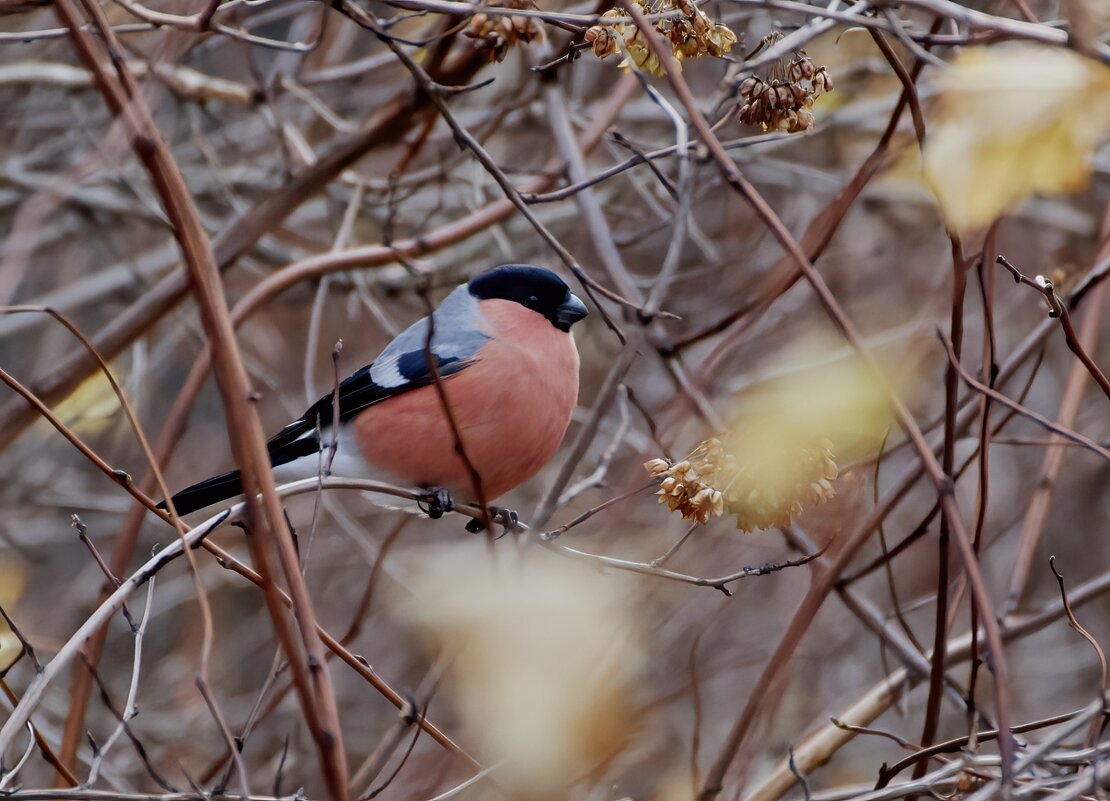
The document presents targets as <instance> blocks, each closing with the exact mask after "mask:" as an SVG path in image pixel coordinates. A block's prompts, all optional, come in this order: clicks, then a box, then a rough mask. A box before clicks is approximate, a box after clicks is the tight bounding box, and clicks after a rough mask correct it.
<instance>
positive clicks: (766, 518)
mask: <svg viewBox="0 0 1110 801" xmlns="http://www.w3.org/2000/svg"><path fill="white" fill-rule="evenodd" d="M791 456H792V457H796V459H795V460H794V467H795V468H796V469H795V470H793V471H791V473H792V474H791V476H790V478H789V480H786V481H775V482H767V481H765V480H761V479H762V477H761V475H760V469H759V465H758V464H756V463H755V462H754V461H753V460H751V459H744V458H741V457H737V456H736V455H735V454H733V453H730V452H729V451H728V449H727V448H726V447H725V445H724V444H723V443H722V442H721V440H720V439H718V438H716V437H713V438H710V439H707V440H705V441H704V442H702V443H701V444H700V445H698V447H697V448H695V449H694V450H693V452H692V453H691V454H690V455H689V456H688V457H686V458H685V459H683V460H682V461H680V462H671V461H669V460H667V459H652V460H650V461H648V462H645V463H644V469H645V470H647V472H648V474H649V475H650V476H651V477H652V478H658V479H659V491H658V493H657V495H658V496H659V503H665V504H667V508H668V509H669V510H670V511H672V512H675V511H677V512H679V513H680V514H681V515H682V519H683V520H689V519H694V520H697V521H698V522H699V523H706V522H708V521H709V519H710V518H712V517H716V516H720V515H723V514H724V513H725V512H726V511H727V512H728V513H729V514H730V515H734V516H735V517H736V528H737V529H739V530H741V531H754V530H756V529H763V528H782V527H784V526H788V525H790V521H791V519H792V518H794V517H796V516H798V515H799V514H801V513H802V512H803V511H804V510H805V509H807V508H810V507H813V506H819V505H821V504H823V503H825V502H826V501H829V500H831V499H832V498H834V497H836V489H835V488H834V487H833V484H832V482H833V481H835V480H836V478H837V475H838V474H839V469H838V468H837V465H836V460H835V459H834V458H833V450H832V443H831V442H830V441H829V440H827V439H821V440H820V441H819V442H816V443H814V444H813V446H812V447H805V448H802V449H800V450H799V451H798V453H797V454H791Z"/></svg>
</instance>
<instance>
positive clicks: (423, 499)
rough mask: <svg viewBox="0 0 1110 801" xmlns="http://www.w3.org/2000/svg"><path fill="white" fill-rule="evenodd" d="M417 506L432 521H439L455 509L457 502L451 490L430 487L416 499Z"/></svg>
mask: <svg viewBox="0 0 1110 801" xmlns="http://www.w3.org/2000/svg"><path fill="white" fill-rule="evenodd" d="M416 505H417V506H419V507H420V511H421V512H423V513H424V514H426V515H427V516H428V517H430V518H431V519H432V520H439V519H440V518H441V517H443V515H444V514H445V513H447V512H450V511H451V510H452V509H454V508H455V500H454V498H452V497H451V492H450V490H446V489H444V488H443V487H429V488H427V489H426V490H425V491H424V494H423V495H421V496H420V497H419V498H417V499H416Z"/></svg>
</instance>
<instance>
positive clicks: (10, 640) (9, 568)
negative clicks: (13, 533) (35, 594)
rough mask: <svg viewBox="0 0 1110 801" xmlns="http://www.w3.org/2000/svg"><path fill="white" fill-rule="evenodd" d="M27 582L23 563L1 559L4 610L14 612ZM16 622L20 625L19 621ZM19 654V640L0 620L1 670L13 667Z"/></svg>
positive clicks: (0, 588)
mask: <svg viewBox="0 0 1110 801" xmlns="http://www.w3.org/2000/svg"><path fill="white" fill-rule="evenodd" d="M26 583H27V575H26V571H25V570H24V569H23V566H22V565H21V564H19V563H18V562H14V561H11V560H0V606H2V607H4V611H5V612H7V613H8V614H12V612H13V607H14V606H15V602H16V601H18V600H19V599H20V597H21V596H22V595H23V589H24V587H25V586H26ZM16 623H17V625H18V621H16ZM21 628H22V627H21ZM18 654H19V640H18V639H16V636H15V635H14V634H13V633H12V631H11V629H10V628H8V624H7V623H5V622H4V621H3V620H0V671H4V670H7V669H8V668H9V667H11V664H12V661H13V660H14V659H15V658H16V656H17V655H18Z"/></svg>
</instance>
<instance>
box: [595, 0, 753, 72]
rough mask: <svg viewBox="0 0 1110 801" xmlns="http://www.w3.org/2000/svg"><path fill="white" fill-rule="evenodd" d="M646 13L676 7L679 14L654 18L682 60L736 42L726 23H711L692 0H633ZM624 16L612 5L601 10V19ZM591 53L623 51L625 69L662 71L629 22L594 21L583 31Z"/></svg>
mask: <svg viewBox="0 0 1110 801" xmlns="http://www.w3.org/2000/svg"><path fill="white" fill-rule="evenodd" d="M635 2H636V4H637V5H638V6H640V7H641V8H642V9H643V10H644V11H645V12H646V13H651V14H657V13H661V12H667V11H679V12H681V16H675V17H670V18H666V19H660V20H656V21H655V22H654V23H653V24H652V27H654V28H655V30H657V31H658V32H659V33H660V34H662V35H663V38H664V39H666V40H667V42H668V43H669V44H670V46H671V53H672V55H674V57H675V58H676V59H677V60H679V61H681V60H682V59H684V58H699V57H700V56H706V55H708V56H716V57H717V58H720V57H722V56H724V55H726V54H728V52H729V51H730V50H731V49H732V46H733V45H734V44H736V34H735V33H733V32H732V31H731V30H730V29H729V28H728V26H727V25H722V24H720V23H714V22H713V21H712V20H711V19H709V17H708V16H706V14H705V12H704V11H702V10H701V9H700V8H698V7H697V5H695V3H694V0H657V1H655V2H653V0H635ZM624 16H626V15H625V14H624V12H623V11H620V10H618V9H613V10H610V11H606V12H605V13H604V14H602V19H619V18H621V17H624ZM585 39H586V42H588V43H589V45H590V49H591V50H592V51H593V54H594V55H595V56H597V57H598V58H608V57H609V56H611V55H613V54H615V53H617V52H621V51H623V52H624V53H625V58H624V60H623V61H621V63H620V64H619V66H620V67H622V68H624V69H628V68H629V67H630V66H633V65H634V66H635V67H636V68H637V69H639V70H642V71H643V72H646V73H649V74H651V75H655V76H660V75H663V65H662V64H661V63H660V62H659V57H658V56H656V55H655V51H654V50H652V49H651V43H650V42H648V41H647V39H646V37H645V36H644V32H643V31H641V30H640V29H639V28H637V27H636V26H635V25H634V24H632V23H630V22H624V23H619V24H616V25H594V26H593V27H592V28H589V29H588V30H587V31H586V33H585Z"/></svg>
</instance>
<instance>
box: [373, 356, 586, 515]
mask: <svg viewBox="0 0 1110 801" xmlns="http://www.w3.org/2000/svg"><path fill="white" fill-rule="evenodd" d="M567 339H568V340H569V337H568V338H567ZM489 355H492V354H489ZM499 361H500V360H497V359H488V360H487V359H483V360H482V361H480V362H478V363H476V364H474V365H472V366H471V367H468V368H466V369H464V370H463V371H461V372H460V373H457V374H456V375H454V376H452V377H450V378H448V379H446V380H445V381H444V382H443V387H444V389H445V390H446V394H447V398H448V401H449V403H450V405H451V410H452V412H453V414H454V417H455V421H456V423H457V425H458V428H459V431H460V433H461V438H462V443H463V446H464V447H465V450H466V455H467V457H468V458H469V459H470V461H471V463H472V464H473V465H474V467H475V468H476V469H477V471H478V473H479V474H480V476H481V480H482V489H483V492H484V494H485V496H486V500H487V501H489V500H492V499H494V498H497V497H498V496H500V495H502V494H504V493H505V492H508V491H509V490H510V489H512V488H514V487H516V486H517V485H519V484H521V483H523V482H524V481H527V480H528V479H529V478H531V477H532V476H533V475H535V474H536V472H538V471H539V469H540V468H541V467H543V466H544V464H546V463H547V461H548V460H549V459H551V457H552V456H553V455H554V454H555V452H556V450H558V448H559V444H560V442H561V441H562V439H563V435H564V434H565V433H566V429H567V426H568V425H569V423H570V418H571V413H572V412H573V410H574V406H575V403H576V402H577V397H578V381H577V378H578V376H577V363H575V365H574V369H573V370H571V371H568V372H569V375H570V376H573V380H572V381H567V380H565V377H566V376H567V373H566V372H563V373H562V376H564V380H563V381H562V382H555V381H553V380H551V377H550V376H545V375H544V374H543V371H542V370H539V369H527V370H524V371H523V374H522V373H521V372H520V371H518V372H517V374H515V375H513V374H508V375H498V374H496V372H495V371H494V370H493V369H492V368H491V366H490V365H491V364H494V363H498V362H499ZM575 362H577V359H576V358H575ZM560 372H561V371H560ZM355 435H356V438H357V441H358V445H359V449H360V451H361V452H362V456H363V458H365V459H366V460H367V461H368V462H369V463H370V464H371V465H372V466H374V467H376V468H379V469H381V470H385V471H386V472H388V473H391V474H393V475H395V476H397V477H398V478H399V479H401V480H404V481H407V482H410V483H411V484H414V485H417V486H437V487H445V488H447V489H450V490H451V491H452V492H453V493H455V494H456V495H457V496H459V497H461V498H464V499H470V500H475V499H476V496H475V493H474V491H473V483H472V480H471V478H470V474H469V472H468V471H467V469H466V466H465V463H464V462H463V461H462V459H461V458H460V457H459V455H458V453H457V451H456V439H455V437H454V435H453V434H452V432H451V428H450V425H449V423H448V421H447V417H446V415H445V414H444V411H443V404H442V402H441V400H440V397H439V394H438V393H437V391H436V388H435V387H434V386H428V387H423V388H421V389H417V390H413V391H411V392H407V393H405V394H404V395H401V396H398V397H396V398H391V399H389V400H387V401H383V402H382V403H380V404H377V405H375V406H372V407H371V408H369V409H367V410H366V411H365V412H364V413H362V414H360V415H359V416H358V417H357V418H356V419H355Z"/></svg>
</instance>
